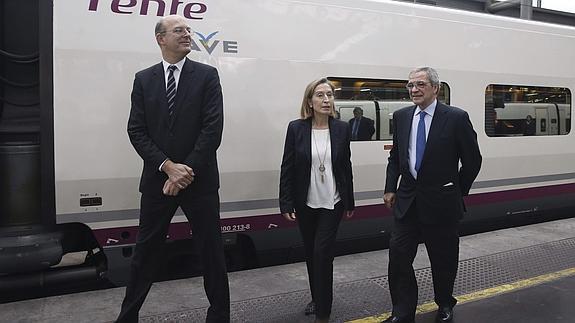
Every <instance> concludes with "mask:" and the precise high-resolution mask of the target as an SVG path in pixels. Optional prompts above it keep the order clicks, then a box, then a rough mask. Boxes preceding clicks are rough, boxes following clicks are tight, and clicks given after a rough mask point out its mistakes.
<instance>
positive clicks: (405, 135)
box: [396, 105, 416, 169]
mask: <svg viewBox="0 0 575 323" xmlns="http://www.w3.org/2000/svg"><path fill="white" fill-rule="evenodd" d="M415 108H416V106H415V105H414V106H413V107H412V108H411V109H409V110H408V113H407V114H406V116H405V118H403V120H401V123H402V124H401V125H398V127H396V129H402V133H401V134H398V138H399V139H400V140H401V142H399V147H400V148H401V151H400V152H399V153H400V154H401V156H402V157H403V158H402V160H405V161H406V163H409V136H410V135H411V122H412V120H413V114H414V113H415ZM406 167H407V168H406V169H409V164H407V165H406Z"/></svg>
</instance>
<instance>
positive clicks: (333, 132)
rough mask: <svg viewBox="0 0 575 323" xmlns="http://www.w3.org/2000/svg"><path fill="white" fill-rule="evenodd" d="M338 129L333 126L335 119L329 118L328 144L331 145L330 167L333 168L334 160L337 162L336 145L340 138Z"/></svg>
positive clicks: (337, 151)
mask: <svg viewBox="0 0 575 323" xmlns="http://www.w3.org/2000/svg"><path fill="white" fill-rule="evenodd" d="M339 130H340V129H339V128H338V127H336V126H335V119H334V118H332V117H330V118H329V142H330V145H331V165H332V167H335V165H336V162H335V161H336V160H337V155H338V153H339V150H338V149H337V148H338V145H337V143H338V142H339V138H340V135H341V134H340V131H339Z"/></svg>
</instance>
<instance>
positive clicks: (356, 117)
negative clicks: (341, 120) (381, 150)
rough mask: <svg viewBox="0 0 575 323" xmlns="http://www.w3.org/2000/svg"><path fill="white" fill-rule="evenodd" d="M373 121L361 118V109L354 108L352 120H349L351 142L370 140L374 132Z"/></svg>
mask: <svg viewBox="0 0 575 323" xmlns="http://www.w3.org/2000/svg"><path fill="white" fill-rule="evenodd" d="M373 124H374V123H373V120H371V119H370V118H367V117H364V116H363V109H362V108H360V107H355V108H354V109H353V119H351V120H349V127H350V128H351V140H371V136H373V133H374V132H375V127H374V126H373Z"/></svg>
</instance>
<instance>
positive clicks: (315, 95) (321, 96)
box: [313, 92, 333, 100]
mask: <svg viewBox="0 0 575 323" xmlns="http://www.w3.org/2000/svg"><path fill="white" fill-rule="evenodd" d="M313 96H314V97H315V98H318V99H323V97H324V96H325V97H327V98H328V99H330V100H331V99H333V93H332V92H326V93H323V92H315V93H314V94H313Z"/></svg>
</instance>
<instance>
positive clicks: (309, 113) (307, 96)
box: [300, 77, 336, 119]
mask: <svg viewBox="0 0 575 323" xmlns="http://www.w3.org/2000/svg"><path fill="white" fill-rule="evenodd" d="M321 84H327V85H329V87H330V88H331V91H332V92H333V93H334V94H335V87H334V86H333V84H332V83H331V82H330V81H329V80H328V79H327V78H325V77H322V78H320V79H317V80H315V81H313V82H311V83H310V84H308V86H307V87H306V88H305V92H304V94H303V100H302V102H301V109H300V118H301V119H307V118H310V117H313V107H311V106H310V100H311V99H312V97H313V94H314V92H315V88H316V87H318V85H321ZM335 115H336V113H335V105H334V103H333V100H332V101H331V116H332V117H335Z"/></svg>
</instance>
